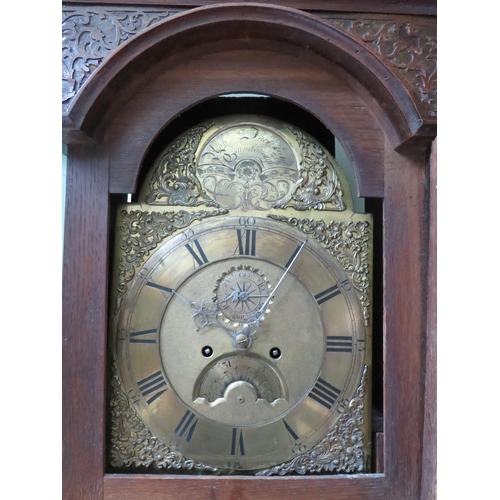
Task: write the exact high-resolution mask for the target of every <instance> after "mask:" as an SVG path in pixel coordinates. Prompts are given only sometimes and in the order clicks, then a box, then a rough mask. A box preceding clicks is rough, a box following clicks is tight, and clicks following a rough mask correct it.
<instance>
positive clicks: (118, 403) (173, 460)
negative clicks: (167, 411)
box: [110, 357, 218, 472]
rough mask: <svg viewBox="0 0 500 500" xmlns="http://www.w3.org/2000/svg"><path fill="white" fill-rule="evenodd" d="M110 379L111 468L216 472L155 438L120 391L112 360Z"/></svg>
mask: <svg viewBox="0 0 500 500" xmlns="http://www.w3.org/2000/svg"><path fill="white" fill-rule="evenodd" d="M111 368H112V377H111V388H112V390H111V402H110V406H111V447H110V458H111V465H112V466H113V467H130V466H136V467H138V466H144V467H150V466H154V467H158V468H160V469H176V470H182V469H185V470H194V471H197V472H217V471H218V469H217V467H212V466H209V465H205V464H201V463H198V462H195V461H194V460H190V459H188V458H186V457H184V456H183V455H182V454H181V453H179V452H178V451H176V450H175V449H172V448H170V447H169V446H166V445H165V444H164V443H163V442H162V441H160V440H159V439H158V438H157V437H155V436H154V435H153V434H152V433H151V431H150V430H149V429H148V428H147V427H146V426H145V425H144V422H143V421H142V420H141V418H140V417H139V416H138V415H137V413H136V411H135V409H134V407H133V405H132V404H131V402H130V399H129V397H128V396H127V395H126V394H125V392H124V391H123V390H122V382H121V379H120V376H119V374H118V366H117V361H116V357H113V360H112V367H111Z"/></svg>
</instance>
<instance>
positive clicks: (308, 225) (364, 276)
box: [268, 214, 370, 326]
mask: <svg viewBox="0 0 500 500" xmlns="http://www.w3.org/2000/svg"><path fill="white" fill-rule="evenodd" d="M268 217H270V218H272V219H275V220H279V221H282V222H285V223H286V224H288V225H289V226H294V227H297V228H298V229H300V230H301V231H302V232H303V233H304V234H307V235H310V236H312V237H313V238H314V239H315V240H316V241H318V242H319V243H320V244H321V245H322V246H323V247H325V248H326V249H327V250H328V251H329V252H330V253H331V254H332V255H333V256H334V257H335V259H336V260H337V262H338V263H339V264H340V266H341V267H342V269H343V270H344V271H345V272H346V274H347V275H348V276H349V278H350V281H351V282H352V285H353V286H354V290H355V291H356V295H357V297H358V299H359V302H360V304H361V307H362V309H363V317H364V323H365V326H368V321H369V317H370V314H369V305H370V301H369V300H368V287H369V285H370V280H369V278H368V242H369V240H370V236H369V231H370V229H369V223H368V222H367V221H361V222H348V223H345V222H336V221H331V222H329V223H328V224H326V223H325V222H324V221H323V220H321V219H298V218H296V217H286V216H283V215H273V214H270V215H268Z"/></svg>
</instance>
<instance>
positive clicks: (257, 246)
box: [108, 115, 372, 475]
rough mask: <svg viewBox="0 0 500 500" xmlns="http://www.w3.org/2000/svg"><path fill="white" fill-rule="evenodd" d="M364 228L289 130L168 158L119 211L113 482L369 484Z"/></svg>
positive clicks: (320, 163) (259, 130)
mask: <svg viewBox="0 0 500 500" xmlns="http://www.w3.org/2000/svg"><path fill="white" fill-rule="evenodd" d="M371 225H372V220H371V216H369V215H366V214H357V213H354V212H353V209H352V198H351V194H350V189H349V185H348V182H347V180H346V178H345V175H344V173H343V172H342V170H341V168H340V167H339V166H338V164H337V163H336V161H335V160H334V158H333V157H332V156H331V155H330V154H329V153H328V152H327V151H326V150H325V149H324V148H322V147H321V145H319V144H318V143H317V142H316V141H315V140H314V138H312V137H311V136H309V135H308V134H306V133H305V132H304V131H302V130H300V129H298V128H297V127H295V126H291V125H289V124H286V123H283V122H281V121H278V120H274V119H270V118H267V117H262V116H249V115H233V116H227V117H222V118H218V119H215V120H212V121H210V122H205V123H203V124H201V125H198V126H196V127H193V128H192V129H190V130H188V131H187V132H186V133H184V134H183V135H181V136H180V137H179V138H177V139H176V140H175V141H173V142H172V143H171V144H170V145H169V146H168V147H167V148H166V149H165V150H164V151H163V152H162V153H161V154H160V155H159V157H158V159H157V160H156V162H155V164H154V165H153V167H152V168H151V170H150V172H149V173H148V175H147V177H146V179H145V181H144V184H143V187H142V189H141V191H140V193H139V196H138V202H137V203H134V204H131V203H129V204H126V205H123V206H121V207H119V209H118V217H117V228H116V229H117V236H116V238H117V240H116V241H117V244H116V248H115V254H114V260H113V263H114V264H113V265H114V276H113V285H112V293H111V303H110V305H111V310H110V318H111V321H110V342H111V345H110V351H111V360H110V382H111V388H112V389H111V398H110V414H111V431H110V451H109V457H108V458H109V462H110V464H111V467H112V468H113V469H114V470H123V469H126V470H127V472H134V471H141V472H143V471H144V470H150V471H152V472H157V471H164V472H165V473H174V472H179V473H190V472H191V473H207V474H210V473H217V474H230V473H239V474H241V473H243V474H256V475H284V474H306V473H308V474H314V473H319V472H330V473H358V472H367V471H369V463H370V453H371V452H370V448H371V447H370V426H369V422H370V397H369V396H370V367H371V325H370V308H371V305H370V280H371V252H372V227H371Z"/></svg>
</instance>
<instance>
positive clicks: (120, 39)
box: [62, 7, 180, 111]
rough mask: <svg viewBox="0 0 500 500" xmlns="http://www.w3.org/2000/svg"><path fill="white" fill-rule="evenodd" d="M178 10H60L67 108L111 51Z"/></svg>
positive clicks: (65, 102)
mask: <svg viewBox="0 0 500 500" xmlns="http://www.w3.org/2000/svg"><path fill="white" fill-rule="evenodd" d="M178 12H180V11H179V10H165V9H157V8H154V7H151V8H148V9H136V8H128V9H127V8H119V7H116V8H114V9H112V10H111V9H106V8H104V7H93V8H92V9H88V8H86V9H81V8H78V7H75V8H70V7H64V8H63V12H62V103H63V111H66V110H67V109H68V108H69V106H70V104H71V101H72V99H73V98H74V96H75V95H76V94H77V93H78V91H79V90H80V88H81V87H82V85H83V84H84V83H85V82H86V81H87V79H88V78H89V77H90V75H91V74H92V73H93V72H94V71H95V70H96V69H97V68H98V67H99V66H100V65H101V64H102V63H103V62H104V60H105V59H106V58H107V57H108V56H109V54H110V53H111V52H113V51H114V50H116V49H117V48H118V47H119V46H120V45H122V44H123V43H125V42H126V41H127V40H129V39H130V38H132V37H133V36H135V35H137V34H138V33H140V32H142V31H144V30H145V29H146V28H149V27H150V26H152V25H153V24H156V23H157V22H159V21H161V20H163V19H166V18H167V17H169V16H172V15H174V14H177V13H178Z"/></svg>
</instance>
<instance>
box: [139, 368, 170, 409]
mask: <svg viewBox="0 0 500 500" xmlns="http://www.w3.org/2000/svg"><path fill="white" fill-rule="evenodd" d="M166 385H167V382H166V381H165V379H164V378H163V375H162V373H161V371H160V370H158V371H157V372H156V373H153V374H152V375H149V377H146V378H143V379H142V380H141V381H140V382H137V386H138V387H139V390H140V391H141V394H142V397H144V398H145V397H146V396H151V397H150V398H149V399H147V400H146V401H147V403H148V405H150V404H151V403H152V402H153V401H154V400H155V399H158V398H159V397H160V396H161V395H162V394H163V393H164V392H166V391H167V387H166ZM162 387H166V388H165V389H162Z"/></svg>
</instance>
